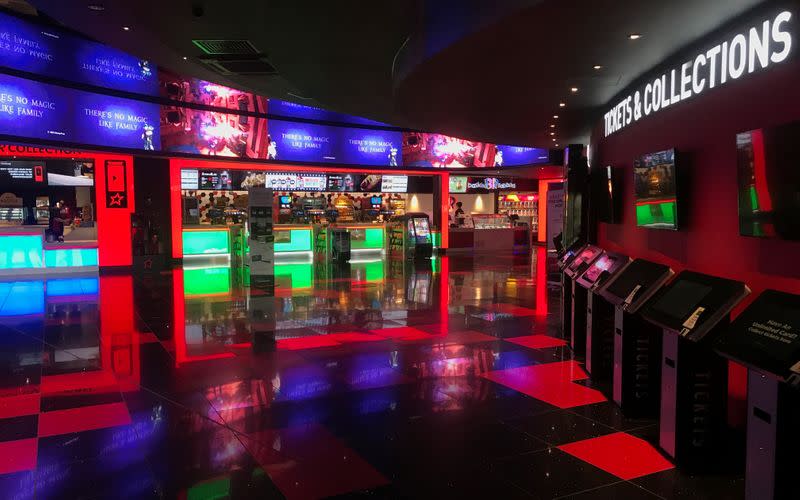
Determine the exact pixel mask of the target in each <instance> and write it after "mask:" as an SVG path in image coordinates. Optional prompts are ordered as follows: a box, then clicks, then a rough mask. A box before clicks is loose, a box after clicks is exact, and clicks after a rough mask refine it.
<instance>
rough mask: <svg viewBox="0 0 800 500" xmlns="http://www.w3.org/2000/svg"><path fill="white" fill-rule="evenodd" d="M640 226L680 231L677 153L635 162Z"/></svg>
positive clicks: (654, 155) (654, 154)
mask: <svg viewBox="0 0 800 500" xmlns="http://www.w3.org/2000/svg"><path fill="white" fill-rule="evenodd" d="M633 174H634V186H635V192H636V225H637V226H639V227H647V228H652V229H678V214H677V211H678V199H677V178H676V175H675V150H674V149H669V150H667V151H660V152H658V153H651V154H647V155H644V156H642V157H640V158H639V159H637V160H636V161H634V163H633Z"/></svg>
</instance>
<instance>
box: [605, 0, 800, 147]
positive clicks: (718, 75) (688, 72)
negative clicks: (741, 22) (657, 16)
mask: <svg viewBox="0 0 800 500" xmlns="http://www.w3.org/2000/svg"><path fill="white" fill-rule="evenodd" d="M792 18H793V16H792V13H791V12H789V11H783V12H781V13H780V14H778V15H777V16H775V18H773V19H768V20H766V21H763V22H760V23H758V24H756V25H755V26H753V27H752V28H749V29H747V30H745V31H744V32H742V33H737V34H735V35H734V36H733V37H732V38H731V39H730V40H725V41H723V42H722V43H719V44H717V45H715V46H713V47H711V48H709V49H708V50H706V51H705V52H701V53H700V54H698V55H696V56H695V57H692V58H690V59H688V60H687V61H685V62H683V63H682V64H681V65H680V67H679V68H680V69H678V67H676V68H672V69H670V70H669V71H666V72H664V73H663V74H661V75H658V76H657V77H654V78H653V79H652V80H648V81H647V82H646V84H645V86H644V88H643V89H642V88H639V89H635V90H634V91H633V92H632V93H631V94H630V95H628V96H627V97H625V98H624V99H622V100H620V101H619V102H618V104H616V105H615V106H614V107H613V108H611V109H610V110H609V111H608V112H607V113H606V114H605V116H604V125H605V136H606V137H608V136H609V135H611V134H613V133H614V132H617V131H619V130H621V129H623V128H624V127H626V126H628V125H630V124H631V123H633V122H636V121H638V120H639V119H641V118H642V117H643V116H649V115H651V114H653V113H656V112H658V111H659V110H661V109H664V108H667V107H669V106H670V105H673V104H677V103H678V102H680V101H685V100H686V99H689V98H691V97H693V96H696V95H699V94H701V93H703V92H704V91H706V90H708V89H713V88H716V87H718V86H720V85H724V84H725V83H727V82H728V81H729V80H736V79H738V78H740V77H741V76H743V75H744V74H745V72H746V73H747V74H750V73H754V72H756V71H759V70H763V69H766V68H768V67H769V66H770V65H774V64H779V63H781V62H783V61H785V60H786V59H787V58H788V57H789V54H790V53H791V50H792V43H793V37H792V31H790V30H791V24H790V23H791V22H792ZM642 111H644V112H642Z"/></svg>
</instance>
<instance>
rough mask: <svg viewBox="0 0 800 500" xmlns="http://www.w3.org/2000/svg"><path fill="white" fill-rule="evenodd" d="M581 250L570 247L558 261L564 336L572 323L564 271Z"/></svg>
mask: <svg viewBox="0 0 800 500" xmlns="http://www.w3.org/2000/svg"><path fill="white" fill-rule="evenodd" d="M581 250H583V247H570V248H568V249H567V250H566V251H565V252H564V253H563V254H562V255H561V256H560V257H559V259H558V270H559V271H560V274H561V329H562V330H561V333H562V335H563V336H566V335H567V334H569V332H570V328H571V325H572V323H571V322H570V316H571V313H572V285H571V284H570V283H569V280H568V279H567V276H566V274H565V272H564V271H566V269H567V266H569V265H570V264H571V263H572V261H573V260H575V256H576V255H577V254H578V252H580V251H581Z"/></svg>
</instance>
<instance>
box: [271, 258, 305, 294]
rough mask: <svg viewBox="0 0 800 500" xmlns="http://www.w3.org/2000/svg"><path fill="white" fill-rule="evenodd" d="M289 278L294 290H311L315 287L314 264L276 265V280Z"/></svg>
mask: <svg viewBox="0 0 800 500" xmlns="http://www.w3.org/2000/svg"><path fill="white" fill-rule="evenodd" d="M279 277H289V278H290V279H291V282H292V284H291V287H292V290H298V289H301V288H311V287H312V286H313V285H314V265H313V264H275V278H279Z"/></svg>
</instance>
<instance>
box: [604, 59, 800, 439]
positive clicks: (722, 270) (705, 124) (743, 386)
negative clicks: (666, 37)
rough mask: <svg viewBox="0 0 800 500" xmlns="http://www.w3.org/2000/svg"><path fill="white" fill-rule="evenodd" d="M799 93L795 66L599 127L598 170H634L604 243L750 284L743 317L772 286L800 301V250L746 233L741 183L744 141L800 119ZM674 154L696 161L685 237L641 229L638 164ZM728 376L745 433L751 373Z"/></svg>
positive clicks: (735, 370)
mask: <svg viewBox="0 0 800 500" xmlns="http://www.w3.org/2000/svg"><path fill="white" fill-rule="evenodd" d="M798 89H800V61H792V62H789V63H787V64H786V65H784V66H779V67H776V68H773V69H771V70H769V71H767V72H765V73H762V74H755V75H750V76H748V75H745V76H744V77H742V79H741V80H739V81H737V82H734V83H729V84H727V85H726V86H724V87H720V88H716V89H712V90H707V91H706V92H705V93H704V94H701V95H700V96H693V97H692V98H691V100H687V101H686V102H682V103H679V104H677V105H675V106H674V107H669V108H667V109H666V110H662V111H661V112H659V113H657V114H655V115H651V116H649V117H646V118H642V119H641V120H640V121H639V122H636V123H633V124H631V125H629V126H628V127H627V128H625V129H623V130H621V131H619V132H617V133H615V134H612V135H611V136H609V137H607V138H603V128H602V126H603V124H602V122H601V123H600V124H598V126H597V127H596V128H595V129H594V134H593V138H594V140H595V141H597V142H596V143H594V142H593V148H594V149H593V150H594V155H595V157H594V159H593V163H592V164H593V165H599V166H605V165H612V166H615V167H624V168H625V176H624V178H625V186H624V187H623V193H624V196H623V204H624V205H623V207H624V208H623V217H622V223H621V224H604V223H601V224H600V225H599V227H598V244H599V245H601V246H603V247H604V248H608V249H610V250H615V251H619V252H623V253H625V254H628V255H630V256H631V257H642V258H646V259H650V260H653V261H656V262H660V263H664V264H668V265H670V266H671V267H672V268H673V269H674V270H675V271H676V272H679V271H681V270H683V269H690V270H694V271H699V272H704V273H707V274H713V275H716V276H722V277H727V278H732V279H736V280H740V281H744V282H745V283H747V284H748V285H749V286H750V288H751V289H752V291H753V293H752V294H751V295H750V296H749V297H748V299H747V300H745V301H744V302H743V303H742V304H741V305H740V306H739V307H738V308H737V309H736V310H735V311H734V315H735V314H737V313H738V312H739V311H741V310H742V309H744V307H745V306H746V305H747V304H749V303H750V302H751V301H752V300H753V299H755V297H756V296H757V295H758V294H759V293H760V292H761V291H763V290H764V289H766V288H774V289H779V290H784V291H787V292H793V293H800V242H792V241H781V240H770V239H758V238H751V237H745V236H740V235H739V219H738V212H737V203H738V201H737V178H736V134H737V133H738V132H743V131H746V130H752V129H755V128H760V127H768V126H772V125H778V124H781V123H785V122H789V121H794V120H800V91H798ZM673 147H674V148H676V149H677V150H678V151H679V152H682V153H685V154H686V156H687V157H688V162H687V165H685V169H686V170H685V171H679V173H678V175H682V173H683V174H688V175H689V179H688V180H689V182H688V183H687V185H688V188H687V191H688V194H687V195H686V196H685V197H684V198H681V199H679V200H678V203H679V204H680V205H681V208H680V209H679V210H683V211H684V213H685V214H686V217H685V221H686V224H685V225H684V226H683V227H681V229H680V230H679V231H663V230H653V229H644V228H637V227H636V219H635V214H634V188H633V160H634V158H636V157H637V156H639V155H641V154H642V153H648V152H654V151H661V150H664V149H669V148H673ZM681 167H684V166H681ZM797 168H800V158H798V162H797ZM729 377H730V378H729V385H728V394H729V407H728V421H729V423H730V424H731V425H733V426H735V427H743V426H744V424H745V422H746V396H747V372H746V370H745V369H744V367H742V366H739V365H737V364H735V363H730V365H729Z"/></svg>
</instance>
